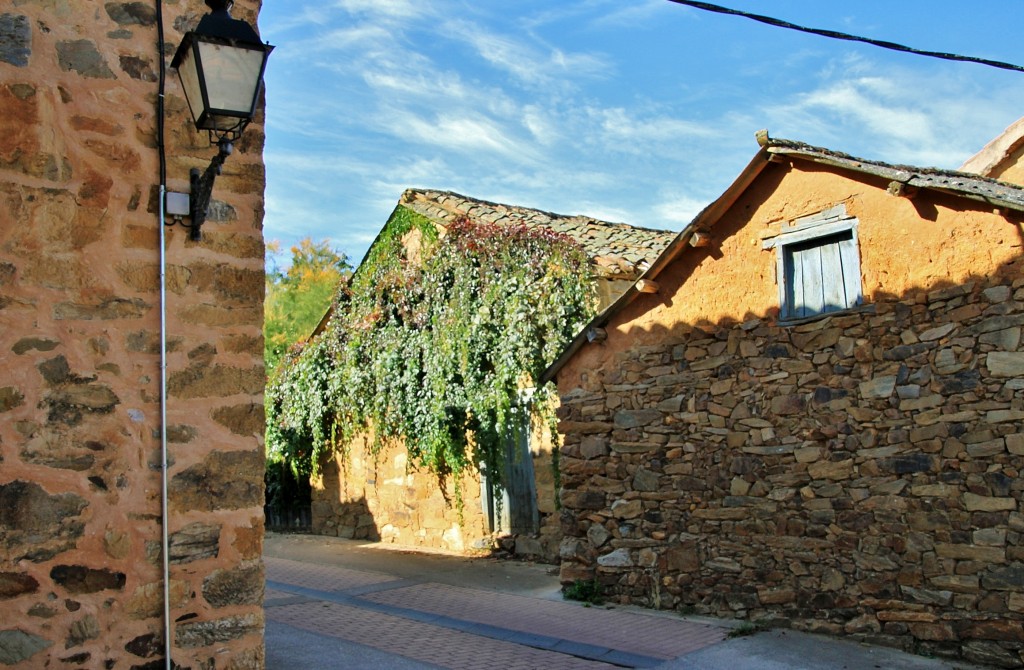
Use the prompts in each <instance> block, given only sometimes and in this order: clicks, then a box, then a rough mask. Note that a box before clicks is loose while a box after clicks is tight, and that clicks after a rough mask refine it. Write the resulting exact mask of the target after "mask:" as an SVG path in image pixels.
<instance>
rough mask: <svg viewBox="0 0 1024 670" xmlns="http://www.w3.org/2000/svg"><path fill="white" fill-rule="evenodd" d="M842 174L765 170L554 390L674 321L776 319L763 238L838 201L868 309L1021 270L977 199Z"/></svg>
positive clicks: (1005, 236)
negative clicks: (852, 238) (903, 192)
mask: <svg viewBox="0 0 1024 670" xmlns="http://www.w3.org/2000/svg"><path fill="white" fill-rule="evenodd" d="M849 175H850V173H848V172H845V171H839V170H836V169H831V168H827V167H822V166H818V165H814V164H811V163H808V162H804V161H795V162H794V164H793V165H792V166H784V165H769V166H768V167H767V168H766V169H765V171H764V172H763V173H762V174H761V175H760V177H759V178H758V179H757V180H756V181H755V183H754V184H753V185H752V186H751V187H750V188H748V189H747V191H746V192H745V193H744V194H743V195H742V196H741V197H740V198H739V200H738V201H737V202H736V203H735V204H734V205H733V206H732V208H731V209H730V210H729V211H728V212H727V213H726V215H725V216H723V218H722V219H721V220H720V221H718V223H717V224H716V225H715V226H714V228H713V229H712V230H711V231H710V236H711V239H712V242H711V245H710V246H708V247H704V248H691V249H687V250H685V251H683V253H682V255H681V256H680V257H679V258H678V259H677V260H676V261H675V262H674V263H672V264H671V265H670V266H669V267H668V268H667V269H666V270H665V271H663V272H662V273H661V274H660V275H658V277H657V281H658V283H659V284H660V286H661V290H660V291H659V292H658V293H657V294H642V295H640V296H639V297H638V298H637V299H636V300H635V301H634V302H633V303H632V304H630V305H629V306H627V307H626V308H625V309H623V310H622V311H621V312H620V313H619V314H617V315H615V316H614V317H613V319H612V321H611V322H610V323H609V324H608V325H607V330H608V331H609V336H608V339H607V340H606V341H605V342H603V343H592V344H587V345H584V347H583V348H582V349H581V350H580V351H579V352H578V353H577V354H576V356H575V357H574V358H573V359H572V361H570V363H569V364H568V365H566V367H565V368H563V370H562V371H560V372H559V386H560V387H561V388H562V389H563V391H564V390H565V389H569V388H573V387H576V386H579V385H580V384H579V382H580V374H581V373H584V372H586V371H587V370H592V369H595V368H598V367H601V366H602V365H604V362H605V361H608V360H613V358H612V357H613V356H614V355H615V354H619V353H621V352H623V351H625V350H626V349H630V348H634V347H636V346H644V345H646V344H652V343H654V342H658V341H663V340H664V338H665V337H666V334H670V333H671V330H672V329H673V327H675V326H676V325H678V324H689V325H700V324H701V323H719V322H723V321H732V322H742V321H745V320H747V319H749V318H753V317H757V318H764V317H766V316H768V317H775V316H777V315H778V310H779V298H778V286H777V283H776V279H775V273H776V255H775V254H776V252H775V251H774V250H773V249H768V250H765V249H762V241H763V237H764V236H770V232H769V231H772V230H773V229H774V230H776V231H777V230H778V228H779V226H780V225H784V224H786V223H788V222H789V221H792V220H794V219H796V218H799V217H802V216H807V215H810V214H814V213H816V212H820V211H822V210H825V209H827V208H829V207H832V206H833V205H836V204H839V203H844V204H845V205H846V209H847V213H848V214H849V215H851V216H854V217H856V218H857V219H858V220H859V226H858V233H857V234H858V239H859V248H860V258H861V275H862V286H863V293H864V302H865V303H872V302H878V301H882V300H886V299H893V298H895V299H903V296H905V294H907V293H908V292H909V293H914V292H920V291H928V290H932V289H934V288H936V287H940V286H948V285H953V284H959V283H963V282H966V281H969V280H970V279H971V277H973V276H988V275H993V274H999V273H1009V272H1011V271H1016V272H1019V264H1020V263H1021V258H1020V257H1021V248H1022V240H1024V232H1022V229H1021V225H1020V223H1019V221H1018V222H1013V221H1014V220H1013V219H1010V220H1009V221H1008V220H1007V219H1006V218H1004V217H1003V216H1000V215H998V214H995V213H993V212H992V211H990V210H989V209H987V208H986V206H985V205H984V204H983V203H974V202H972V201H969V200H965V199H962V198H956V197H953V196H948V195H944V194H938V193H933V192H928V191H924V190H922V191H921V192H919V193H918V195H917V196H916V197H915V198H914V199H907V198H899V197H894V196H891V195H889V194H888V193H887V192H886V187H887V182H885V181H884V180H881V179H877V178H873V177H868V176H859V175H858V177H859V178H857V179H853V178H851V177H850V176H849ZM1012 268H1016V269H1015V270H1012Z"/></svg>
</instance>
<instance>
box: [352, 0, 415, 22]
mask: <svg viewBox="0 0 1024 670" xmlns="http://www.w3.org/2000/svg"><path fill="white" fill-rule="evenodd" d="M334 6H335V7H340V8H341V9H344V10H345V11H346V12H349V13H350V14H359V15H370V16H375V17H384V18H388V19H412V18H417V17H420V16H422V15H424V14H427V13H428V9H427V8H428V7H429V3H427V2H415V1H414V0H335V2H334Z"/></svg>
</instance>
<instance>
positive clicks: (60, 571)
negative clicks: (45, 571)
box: [50, 565, 126, 594]
mask: <svg viewBox="0 0 1024 670" xmlns="http://www.w3.org/2000/svg"><path fill="white" fill-rule="evenodd" d="M50 579H52V580H53V581H54V583H55V584H59V585H60V586H63V587H64V589H65V590H66V591H67V592H68V593H71V594H83V593H97V592H99V591H107V590H113V591H120V590H122V589H124V584H125V579H126V578H125V574H124V573H123V572H114V571H112V570H106V569H96V568H87V567H85V566H83V565H57V566H54V567H53V568H52V569H51V570H50Z"/></svg>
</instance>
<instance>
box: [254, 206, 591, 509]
mask: <svg viewBox="0 0 1024 670" xmlns="http://www.w3.org/2000/svg"><path fill="white" fill-rule="evenodd" d="M410 240H415V241H416V242H418V243H410ZM595 305H596V291H595V281H594V279H593V277H592V275H591V271H590V267H589V259H588V258H587V256H586V254H585V253H584V252H583V250H582V248H581V247H580V246H579V245H578V244H577V243H576V242H575V241H573V240H572V239H570V238H568V237H566V236H563V235H560V234H557V233H554V232H552V231H550V230H547V229H543V228H530V227H525V226H501V225H495V224H488V223H480V222H474V221H470V220H469V219H465V218H464V219H461V220H459V221H457V222H455V223H454V224H451V225H450V226H449V227H448V228H447V230H446V231H444V233H443V234H439V232H438V228H437V226H436V225H435V224H434V223H433V222H431V221H430V220H428V219H426V218H425V217H423V216H421V215H419V214H417V213H415V212H413V211H412V210H411V209H408V208H406V207H404V206H401V205H400V206H399V207H398V208H397V209H396V210H395V212H394V214H393V215H392V217H391V219H390V220H389V221H388V223H387V225H386V226H385V228H384V230H383V231H382V233H381V235H380V237H379V238H378V239H377V241H376V242H375V243H374V244H373V246H372V248H371V250H370V252H369V254H368V255H367V258H366V259H365V260H364V261H363V263H362V265H361V266H360V268H359V270H358V271H357V272H356V273H355V275H354V277H353V278H352V280H351V282H349V283H348V284H346V285H343V286H342V287H341V288H340V289H339V293H338V296H337V298H336V301H335V310H334V315H333V317H332V319H331V321H330V323H329V325H328V327H327V329H326V330H325V331H324V332H323V333H322V334H321V335H320V336H319V337H317V338H316V339H314V340H313V341H312V342H310V343H309V344H307V345H305V346H304V347H297V348H296V349H294V350H293V351H292V352H290V354H289V355H288V357H287V360H286V361H285V362H284V364H282V365H281V366H279V368H278V370H277V371H276V372H275V374H274V376H273V378H272V379H271V380H270V383H269V384H268V387H267V391H266V405H267V419H268V421H267V426H268V427H267V449H268V452H269V453H270V454H271V456H272V457H283V458H285V459H287V460H288V461H289V463H290V464H291V465H292V468H293V469H295V470H296V471H297V472H299V473H302V474H311V473H313V472H315V471H316V470H317V469H318V466H319V463H320V461H321V459H322V458H323V457H324V456H326V455H327V454H329V453H332V452H333V451H334V450H335V449H343V448H344V446H345V445H346V444H347V443H348V442H349V441H350V440H351V438H352V437H354V436H355V435H356V434H359V433H361V432H365V431H369V430H370V429H372V431H373V434H374V436H375V445H374V448H375V449H379V448H380V447H381V446H382V445H383V444H385V443H386V442H387V441H388V440H394V439H402V440H403V441H404V444H405V445H406V447H407V449H408V451H409V456H410V463H411V464H412V465H414V466H417V467H425V468H427V469H429V470H430V471H432V472H434V473H436V474H437V475H438V476H439V477H441V478H446V477H448V476H450V475H454V476H455V477H454V478H453V479H454V480H455V481H456V482H457V481H458V475H460V474H462V473H463V472H465V471H467V469H469V468H472V467H475V466H476V465H477V464H480V463H483V464H484V465H485V467H486V468H487V472H488V473H489V475H490V477H489V479H490V481H491V482H492V484H493V485H495V486H497V485H500V483H501V477H500V473H501V468H502V463H503V454H502V449H503V445H504V443H505V442H504V440H505V437H506V436H507V435H508V434H510V433H511V432H513V431H515V430H517V429H518V426H521V425H522V422H521V421H517V420H515V418H516V417H515V415H516V413H517V412H522V411H529V410H527V409H526V408H527V407H531V408H534V409H532V411H535V412H543V411H545V408H550V407H551V403H550V402H546V401H545V399H546V398H548V397H549V395H548V394H549V391H548V390H547V389H540V390H538V396H539V401H538V398H537V397H536V396H535V399H534V401H533V402H532V403H530V404H528V405H525V406H524V405H523V403H522V399H521V396H522V392H523V389H525V388H528V387H532V386H533V380H535V379H537V378H538V377H539V376H540V373H541V372H542V371H543V370H544V368H545V367H546V366H547V365H548V364H549V363H550V362H551V361H553V360H554V359H555V358H556V357H557V356H558V354H559V353H561V351H562V349H563V348H564V347H565V346H566V345H567V344H568V342H569V341H570V339H571V338H572V337H573V336H574V335H575V334H576V333H577V332H579V329H580V328H581V327H582V326H583V325H584V324H585V323H586V322H587V321H588V320H589V319H590V318H591V317H592V316H593V312H594V308H595ZM456 492H457V489H456Z"/></svg>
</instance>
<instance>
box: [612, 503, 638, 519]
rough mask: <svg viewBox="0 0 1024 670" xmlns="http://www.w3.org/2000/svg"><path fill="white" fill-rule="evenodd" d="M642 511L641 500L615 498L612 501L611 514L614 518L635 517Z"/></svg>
mask: <svg viewBox="0 0 1024 670" xmlns="http://www.w3.org/2000/svg"><path fill="white" fill-rule="evenodd" d="M642 513H643V501H641V500H639V499H634V500H616V501H615V502H614V503H612V516H614V517H615V518H616V519H635V518H637V517H638V516H640V515H641V514H642Z"/></svg>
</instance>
